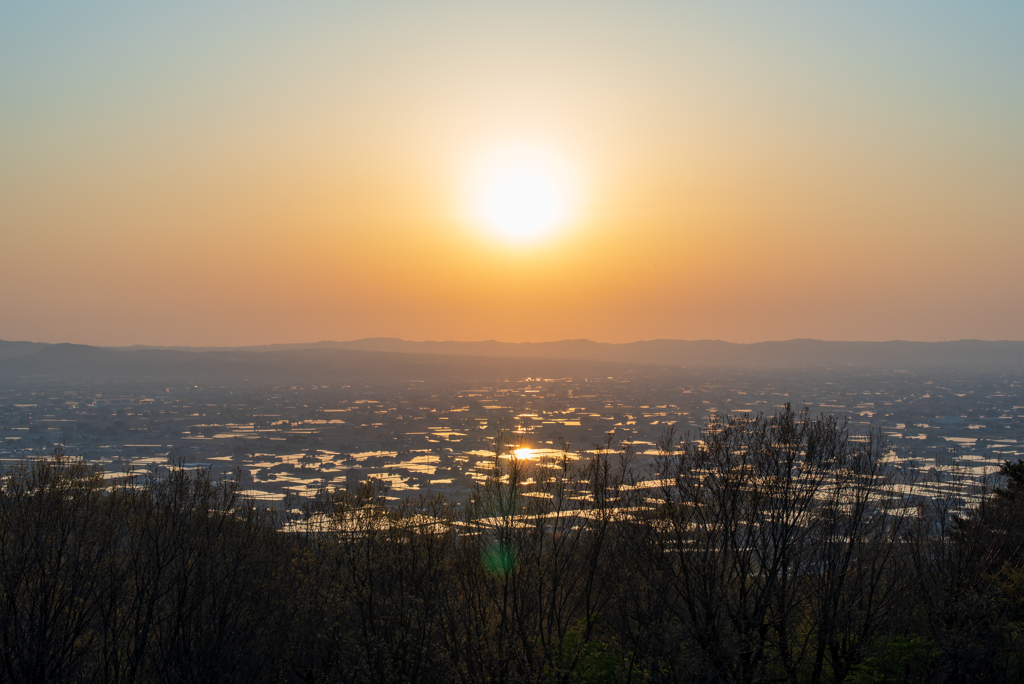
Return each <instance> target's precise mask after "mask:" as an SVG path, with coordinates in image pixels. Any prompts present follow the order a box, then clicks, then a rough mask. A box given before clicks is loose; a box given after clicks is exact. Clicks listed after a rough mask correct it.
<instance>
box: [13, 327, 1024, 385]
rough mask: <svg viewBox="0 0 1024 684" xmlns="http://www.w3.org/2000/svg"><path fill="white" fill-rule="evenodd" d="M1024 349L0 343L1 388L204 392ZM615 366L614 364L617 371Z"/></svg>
mask: <svg viewBox="0 0 1024 684" xmlns="http://www.w3.org/2000/svg"><path fill="white" fill-rule="evenodd" d="M1022 357H1024V342H985V341H981V340H960V341H956V342H901V341H893V342H824V341H821V340H787V341H782V342H760V343H756V344H735V343H730V342H722V341H719V340H699V341H683V340H651V341H645V342H632V343H628V344H608V343H601V342H591V341H590V340H562V341H559V342H543V343H521V344H514V343H508V342H496V341H493V340H488V341H484V342H408V341H405V340H399V339H394V338H370V339H364V340H354V341H350V342H318V343H314V344H306V345H269V346H263V347H248V348H230V349H227V348H221V349H194V348H193V349H183V348H153V347H130V348H101V347H90V346H86V345H75V344H37V343H31V342H2V341H0V378H7V379H11V378H18V377H20V378H30V377H43V376H45V377H51V378H66V379H132V378H139V379H142V378H150V379H155V378H166V379H173V380H178V381H181V380H197V381H198V380H202V381H205V382H236V381H242V380H249V381H255V382H272V383H278V382H280V383H288V382H324V383H329V382H332V383H336V382H395V381H398V382H405V381H408V380H434V381H436V380H444V379H451V380H467V379H480V380H484V379H502V378H513V377H580V376H585V375H594V374H598V375H608V374H611V373H612V372H613V371H614V372H615V373H622V372H625V371H626V370H627V369H628V370H631V371H639V370H641V367H642V366H645V365H646V366H648V368H647V369H646V370H645V371H644V372H648V373H649V372H653V371H654V370H655V369H654V368H652V366H656V367H667V366H672V367H684V366H709V367H714V366H726V367H747V368H771V367H803V368H817V367H821V368H826V367H828V368H844V367H845V368H852V367H871V368H883V369H884V368H888V369H908V368H947V369H977V370H982V369H985V370H1004V371H1010V370H1019V369H1020V368H1021V361H1022ZM609 364H612V365H611V366H610V365H609Z"/></svg>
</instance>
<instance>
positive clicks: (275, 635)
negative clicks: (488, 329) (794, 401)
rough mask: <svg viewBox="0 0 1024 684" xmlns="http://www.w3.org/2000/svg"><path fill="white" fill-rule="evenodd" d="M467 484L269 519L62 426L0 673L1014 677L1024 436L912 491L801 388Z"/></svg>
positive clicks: (25, 489)
mask: <svg viewBox="0 0 1024 684" xmlns="http://www.w3.org/2000/svg"><path fill="white" fill-rule="evenodd" d="M510 446H511V445H510V444H509V443H508V435H506V434H500V435H499V436H498V437H497V438H496V440H495V460H494V463H495V468H494V473H493V476H492V477H491V478H490V479H489V480H488V481H487V482H486V483H484V484H482V485H480V486H479V487H478V489H477V491H476V492H475V494H474V497H473V499H472V501H471V502H470V503H469V504H467V505H466V506H464V507H458V506H454V505H453V504H451V503H450V502H448V501H446V500H444V499H443V498H440V497H434V498H428V497H421V498H420V499H418V500H417V501H414V502H406V503H403V504H400V505H395V506H391V505H387V500H386V499H385V497H384V494H385V492H384V490H383V489H382V488H381V487H380V486H379V485H378V484H377V483H374V482H367V483H364V484H362V485H360V487H359V488H358V489H356V490H354V491H348V492H340V491H333V492H328V491H322V492H320V494H319V495H318V496H317V497H315V498H314V499H313V500H311V501H308V502H307V503H306V505H305V507H304V510H302V512H301V514H297V513H296V512H295V511H292V512H291V514H289V515H287V516H286V517H284V518H283V517H282V514H280V513H279V512H277V511H274V510H267V509H265V508H260V507H259V506H258V505H256V504H255V503H254V502H252V501H251V500H248V499H246V498H244V497H242V496H241V495H240V490H239V485H238V484H237V482H235V481H231V480H227V481H220V482H217V481H213V479H212V478H211V475H210V473H209V471H208V470H186V469H184V468H173V469H171V470H170V471H169V472H168V473H167V474H166V475H165V476H162V477H160V478H155V477H152V476H147V477H144V478H138V479H136V478H132V479H128V480H124V479H116V478H115V479H108V478H105V477H104V473H103V472H102V471H100V470H99V469H98V468H96V467H93V466H89V465H86V464H85V463H83V462H82V461H81V460H80V459H77V458H72V457H69V456H67V455H66V454H64V452H63V451H62V450H61V449H57V450H56V451H55V452H54V453H53V454H52V455H50V456H49V457H47V458H41V459H38V460H34V461H32V462H30V463H25V464H23V465H22V466H20V467H18V468H15V469H14V470H13V471H12V472H11V473H9V475H8V476H7V477H6V478H5V479H4V481H3V487H2V493H0V679H2V681H4V682H167V683H171V682H308V683H312V682H465V683H467V684H468V683H471V682H472V683H475V682H809V683H815V684H816V683H818V682H840V681H842V682H856V683H862V682H883V681H885V682H930V681H948V682H982V681H992V682H1003V681H1020V680H1021V677H1022V676H1024V669H1022V665H1021V660H1020V653H1021V651H1022V649H1021V646H1022V645H1024V644H1022V629H1021V627H1022V626H1024V622H1022V619H1024V570H1022V569H1021V558H1022V555H1021V543H1022V540H1024V528H1022V526H1021V525H1020V524H1019V521H1020V519H1021V512H1022V508H1024V462H1018V463H1017V464H1010V463H1006V464H1005V465H1004V467H1003V475H1005V476H1006V485H1005V486H1004V487H1001V488H997V489H995V490H993V491H992V492H991V493H989V494H988V495H986V497H985V498H984V499H983V501H982V503H981V505H980V506H977V507H976V508H973V509H968V510H967V512H966V513H963V512H961V513H960V514H957V512H956V511H958V510H961V511H962V509H963V506H962V501H961V499H962V497H963V496H965V495H966V494H967V493H968V492H967V490H966V487H965V488H964V489H963V491H958V490H956V488H952V489H949V488H947V490H946V491H945V493H944V494H942V495H941V496H929V497H919V498H912V497H910V496H908V495H912V494H913V492H912V491H911V490H908V489H907V488H906V487H907V485H908V484H911V483H909V482H908V480H907V477H906V473H904V472H903V471H900V470H899V469H897V468H894V467H892V466H891V465H889V464H887V462H886V454H887V452H888V451H889V447H888V445H887V443H886V442H885V440H884V439H882V438H881V435H880V434H877V433H872V434H871V435H868V436H866V439H859V440H851V437H850V435H849V433H848V430H847V427H846V425H845V424H843V423H841V422H839V421H837V420H836V419H835V418H833V417H826V416H823V417H819V418H812V417H810V416H809V415H807V413H806V412H804V413H797V412H794V411H792V410H791V409H790V408H789V407H787V408H786V409H785V410H782V411H780V412H779V413H778V414H776V415H774V416H770V417H765V416H759V417H757V418H752V419H734V418H729V419H713V420H712V421H711V422H709V423H708V424H707V425H706V426H705V428H704V429H703V430H702V431H701V433H700V435H699V439H696V440H690V439H687V438H679V436H677V435H676V434H675V433H674V432H673V431H672V430H669V431H667V432H666V433H665V434H664V436H663V437H662V439H661V440H660V443H659V449H660V452H661V456H660V457H659V459H658V464H657V473H656V475H655V480H654V481H651V480H650V479H649V478H648V480H647V481H646V482H642V481H639V480H638V475H637V474H636V472H635V470H634V468H633V467H632V455H633V452H632V447H631V446H630V445H628V444H626V445H621V446H620V447H616V446H615V445H613V444H612V441H611V438H609V439H608V440H607V441H606V442H605V444H604V445H603V446H601V447H600V448H598V449H596V451H595V452H593V453H591V454H588V455H586V456H585V457H584V458H580V459H579V460H576V459H575V458H574V457H573V456H572V455H571V454H569V452H568V450H567V449H566V450H565V452H564V454H563V457H562V458H561V459H560V460H557V459H556V460H555V461H554V462H549V463H545V464H533V463H528V462H525V461H522V460H517V459H515V458H511V457H508V456H507V455H506V454H507V453H508V452H509V447H510Z"/></svg>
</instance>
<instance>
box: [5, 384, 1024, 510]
mask: <svg viewBox="0 0 1024 684" xmlns="http://www.w3.org/2000/svg"><path fill="white" fill-rule="evenodd" d="M786 403H791V404H792V405H793V406H794V408H796V409H801V408H803V407H804V406H806V407H807V408H808V409H809V411H810V412H811V414H812V415H818V414H822V413H823V414H833V415H835V416H837V417H840V418H841V419H845V420H848V421H849V427H850V431H851V434H852V435H854V439H858V438H863V437H865V436H866V435H867V434H868V432H869V430H871V429H873V428H874V429H877V430H880V431H881V432H882V433H883V434H884V435H885V436H886V437H887V439H888V440H889V441H890V442H891V447H892V451H891V454H890V457H889V460H890V462H891V463H892V464H894V465H900V466H901V467H905V468H909V469H912V470H913V471H914V472H915V473H917V475H918V476H919V477H920V478H921V479H931V480H934V481H938V482H941V481H942V480H943V478H944V477H951V476H953V475H955V476H956V477H959V478H961V479H963V478H966V479H968V480H970V481H973V482H977V483H982V482H985V481H987V480H986V478H989V477H990V476H991V475H992V473H994V472H995V471H996V470H997V468H998V465H999V464H1000V463H1002V462H1003V461H1006V460H1016V459H1017V458H1021V457H1024V396H1022V392H1021V379H1020V377H1019V375H1018V374H1013V375H1008V374H1005V373H1003V374H1000V373H987V374H986V373H966V372H956V373H953V372H950V373H942V372H938V371H931V372H928V371H886V372H881V371H863V372H859V371H858V372H848V371H831V372H823V371H822V370H820V369H814V370H799V369H779V370H763V371H753V370H747V371H731V372H727V371H723V370H721V369H717V370H710V369H707V370H685V369H673V370H670V371H664V370H662V371H659V372H658V373H653V372H651V373H647V374H645V373H642V372H630V373H628V374H625V375H623V376H621V377H616V376H614V375H612V376H602V377H574V378H541V377H523V378H519V379H514V380H512V379H506V380H502V381H451V382H444V381H437V380H432V381H419V382H417V381H407V382H394V383H386V384H351V385H344V384H327V385H317V384H307V385H278V386H270V385H259V384H246V383H238V384H233V385H225V384H207V385H204V384H187V385H175V384H167V383H165V382H163V383H158V382H156V381H151V382H143V381H138V382H130V381H123V382H94V381H89V382H77V383H76V382H72V381H63V382H62V381H57V380H53V379H47V380H38V381H28V380H22V381H19V382H10V383H7V384H6V385H5V386H3V387H2V388H0V435H2V439H0V467H2V468H4V469H7V468H10V467H11V466H13V465H15V464H17V463H18V462H20V461H22V460H24V459H32V458H35V457H37V456H39V455H45V454H47V453H49V452H51V451H52V450H53V449H54V447H55V446H56V445H63V446H64V447H65V449H66V451H67V452H68V453H70V454H72V455H80V456H82V457H83V458H84V459H85V460H86V461H87V462H88V463H91V464H97V465H100V466H102V467H103V469H104V470H105V471H106V476H107V477H110V478H116V477H123V476H125V475H126V474H131V473H134V474H136V475H141V474H144V473H147V472H151V471H159V470H160V469H161V468H166V467H168V466H172V465H179V466H184V467H187V468H210V469H212V470H213V471H214V474H215V475H217V476H225V477H234V476H236V474H237V475H238V476H240V478H241V480H242V484H243V487H244V490H245V492H246V493H247V494H249V495H250V496H252V497H254V498H256V499H259V500H263V501H267V502H280V501H283V500H284V499H285V498H286V497H289V496H300V497H301V496H309V495H311V494H313V493H314V492H316V491H317V490H319V489H320V488H324V487H326V488H330V489H334V488H342V489H344V488H346V487H352V486H354V485H355V484H357V483H359V482H361V481H365V480H366V479H367V478H376V479H378V480H381V481H383V482H385V483H386V484H387V486H388V488H389V492H388V495H389V497H390V498H391V499H393V500H396V501H397V500H400V499H402V498H405V497H408V496H416V495H418V494H420V493H433V494H443V495H445V496H446V497H448V498H450V499H452V500H455V501H465V500H466V499H467V497H468V495H469V493H470V492H471V490H472V487H473V485H474V483H475V482H478V481H483V480H485V479H486V478H487V476H488V474H489V473H491V472H492V469H493V466H494V456H493V453H492V444H493V438H494V436H495V435H496V434H497V433H498V432H499V431H508V432H510V433H511V434H512V435H513V437H514V440H515V445H516V447H517V448H518V449H519V451H518V452H517V453H519V454H520V455H521V456H525V457H531V458H537V457H545V456H551V455H552V454H554V453H555V452H562V450H568V453H569V454H570V456H571V457H573V458H578V457H581V456H585V455H586V454H587V453H588V452H589V451H591V450H593V449H594V448H596V446H597V445H605V444H610V445H611V448H613V449H620V448H622V447H623V445H626V444H631V445H632V450H633V451H634V452H635V454H636V457H635V460H634V462H633V467H634V468H635V469H636V472H637V473H638V476H639V477H641V478H655V477H657V473H656V462H655V458H656V456H657V454H658V450H657V447H656V443H657V440H658V438H659V436H660V435H662V434H663V432H664V431H665V429H666V428H667V427H668V426H670V425H675V426H676V428H677V430H678V431H679V432H680V433H683V434H685V433H687V432H688V433H689V435H690V437H691V438H693V439H697V438H699V436H700V435H699V432H700V429H701V427H702V426H704V425H705V423H706V421H707V420H708V419H709V417H711V416H712V415H715V414H718V415H721V416H737V417H739V416H743V415H757V414H759V413H765V414H770V413H773V412H775V411H776V410H778V409H779V408H780V407H782V406H784V405H785V404H786ZM609 438H610V441H609Z"/></svg>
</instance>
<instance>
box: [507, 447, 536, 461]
mask: <svg viewBox="0 0 1024 684" xmlns="http://www.w3.org/2000/svg"><path fill="white" fill-rule="evenodd" d="M512 455H513V456H515V457H516V458H519V459H530V458H533V457H534V456H535V454H534V451H533V449H531V448H529V447H517V448H516V449H514V450H513V451H512Z"/></svg>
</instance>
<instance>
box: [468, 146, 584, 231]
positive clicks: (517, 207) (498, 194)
mask: <svg viewBox="0 0 1024 684" xmlns="http://www.w3.org/2000/svg"><path fill="white" fill-rule="evenodd" d="M481 167H482V168H480V169H478V170H477V172H476V173H475V174H474V176H475V178H474V181H475V182H474V183H473V185H474V187H473V189H472V196H473V214H474V218H475V220H476V221H477V222H479V223H481V224H483V225H484V226H485V227H487V228H488V229H490V230H491V231H492V232H494V233H495V234H497V235H498V236H500V237H502V238H505V239H507V240H511V241H514V242H533V241H535V240H537V239H540V238H542V237H546V236H548V235H550V234H551V233H552V232H553V231H554V230H556V229H558V228H560V227H562V226H563V225H564V224H566V223H567V222H568V221H569V219H570V215H571V210H572V195H573V192H572V183H571V182H570V177H569V176H570V174H569V173H568V170H567V168H566V167H565V165H564V164H562V163H561V162H560V160H558V159H556V158H555V157H553V156H551V155H547V154H543V153H540V152H536V151H524V150H513V151H504V152H502V153H499V154H495V155H493V156H492V157H491V158H489V159H487V160H486V162H485V163H484V164H482V165H481Z"/></svg>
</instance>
